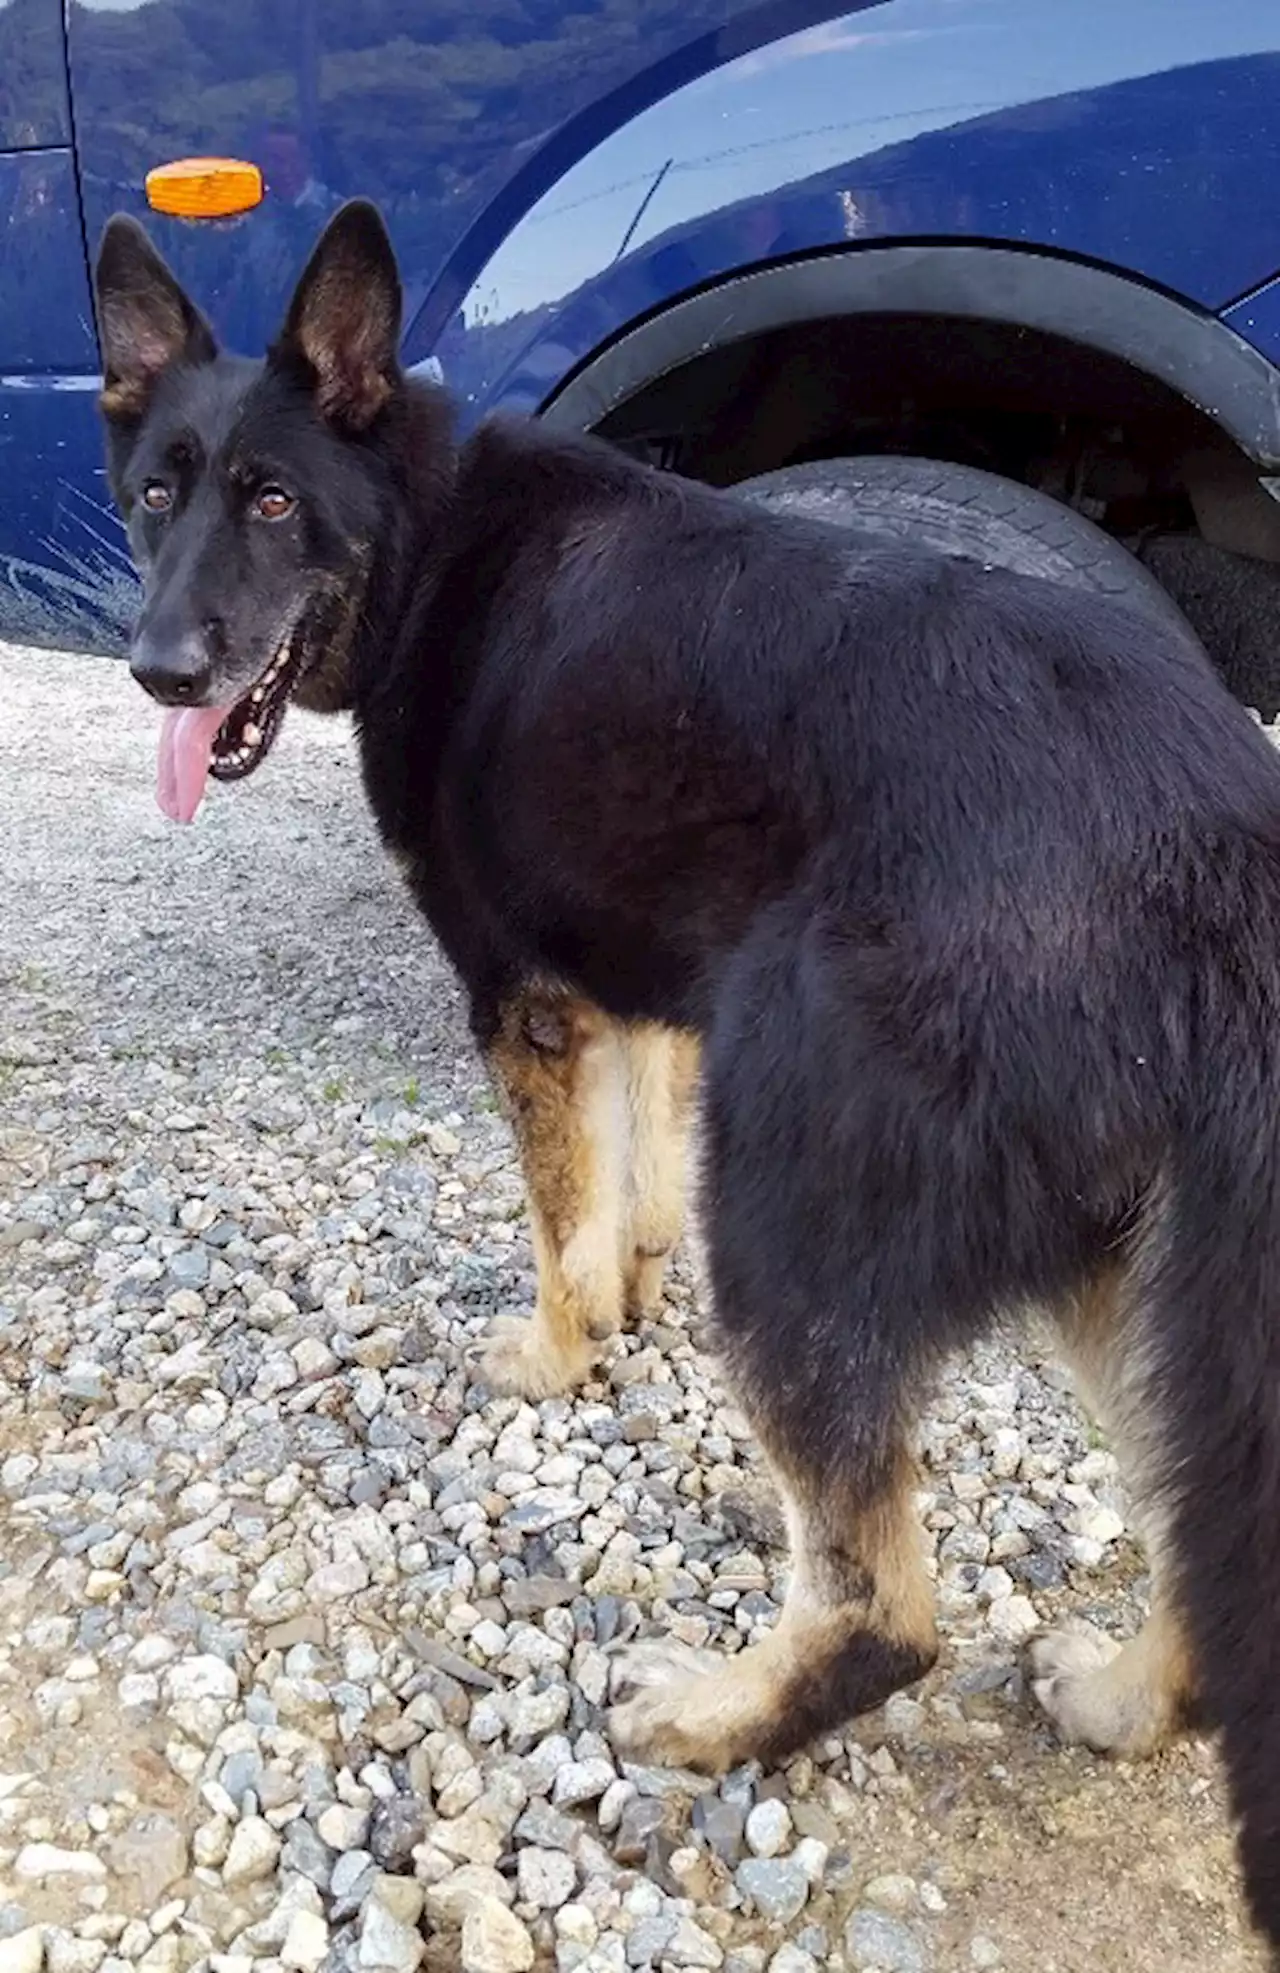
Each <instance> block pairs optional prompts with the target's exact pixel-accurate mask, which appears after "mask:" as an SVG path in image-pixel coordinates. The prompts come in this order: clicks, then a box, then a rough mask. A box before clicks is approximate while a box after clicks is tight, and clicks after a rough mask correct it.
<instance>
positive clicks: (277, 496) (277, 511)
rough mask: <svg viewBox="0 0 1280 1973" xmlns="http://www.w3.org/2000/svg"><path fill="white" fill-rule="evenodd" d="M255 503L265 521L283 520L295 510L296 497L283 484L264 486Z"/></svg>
mask: <svg viewBox="0 0 1280 1973" xmlns="http://www.w3.org/2000/svg"><path fill="white" fill-rule="evenodd" d="M254 505H255V508H256V511H257V513H258V514H259V515H261V517H262V519H263V520H264V521H282V520H283V519H284V517H285V515H286V514H291V513H292V512H293V509H294V499H293V495H292V494H291V493H286V492H285V490H284V488H283V487H282V486H264V487H263V488H262V490H261V492H260V493H259V495H258V498H257V500H256V502H255V503H254Z"/></svg>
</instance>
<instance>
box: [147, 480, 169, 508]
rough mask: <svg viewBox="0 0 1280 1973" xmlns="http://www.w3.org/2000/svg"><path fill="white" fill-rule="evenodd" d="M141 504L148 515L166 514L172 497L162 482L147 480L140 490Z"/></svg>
mask: <svg viewBox="0 0 1280 1973" xmlns="http://www.w3.org/2000/svg"><path fill="white" fill-rule="evenodd" d="M142 504H143V506H144V507H145V508H146V510H147V512H148V513H149V514H167V513H168V511H169V509H170V507H172V505H173V495H172V494H171V493H170V491H169V489H168V487H167V486H166V485H165V483H164V481H163V480H148V481H147V483H146V485H145V486H144V487H143V489H142Z"/></svg>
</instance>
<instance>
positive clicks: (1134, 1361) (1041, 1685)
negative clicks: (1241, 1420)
mask: <svg viewBox="0 0 1280 1973" xmlns="http://www.w3.org/2000/svg"><path fill="white" fill-rule="evenodd" d="M1055 1316H1056V1321H1057V1328H1058V1334H1059V1337H1060V1340H1061V1343H1062V1346H1063V1349H1064V1351H1065V1353H1066V1356H1067V1358H1068V1360H1069V1362H1070V1364H1071V1367H1072V1370H1073V1372H1074V1374H1075V1379H1076V1386H1077V1390H1078V1392H1079V1395H1080V1398H1081V1401H1082V1403H1084V1404H1085V1406H1086V1407H1087V1408H1088V1409H1089V1410H1090V1411H1091V1412H1092V1413H1093V1416H1094V1417H1095V1419H1096V1420H1097V1422H1098V1424H1099V1425H1100V1426H1101V1427H1102V1430H1103V1431H1104V1432H1105V1433H1106V1435H1107V1437H1108V1438H1109V1439H1110V1441H1111V1444H1112V1446H1113V1447H1114V1449H1115V1452H1116V1456H1117V1458H1118V1459H1119V1461H1120V1463H1121V1467H1122V1469H1123V1472H1124V1475H1125V1479H1126V1481H1127V1483H1128V1485H1129V1488H1130V1492H1131V1494H1132V1495H1133V1498H1134V1500H1135V1502H1136V1505H1137V1509H1138V1513H1139V1516H1140V1519H1141V1522H1142V1532H1143V1536H1144V1540H1145V1545H1146V1550H1147V1560H1148V1564H1149V1567H1150V1570H1151V1585H1152V1594H1151V1613H1150V1616H1149V1617H1148V1619H1147V1622H1146V1623H1145V1625H1144V1626H1143V1628H1142V1630H1141V1631H1140V1632H1139V1633H1138V1635H1137V1636H1136V1637H1134V1638H1131V1639H1130V1640H1129V1642H1128V1643H1126V1644H1124V1645H1118V1644H1116V1643H1115V1642H1114V1640H1112V1639H1110V1638H1108V1637H1106V1636H1105V1635H1104V1634H1103V1633H1102V1632H1100V1631H1097V1630H1094V1629H1093V1627H1092V1626H1082V1627H1080V1628H1077V1629H1074V1630H1060V1631H1050V1632H1048V1633H1047V1634H1045V1635H1044V1636H1041V1637H1038V1638H1036V1639H1035V1640H1034V1641H1033V1642H1032V1645H1031V1648H1030V1660H1031V1672H1032V1685H1033V1690H1034V1692H1035V1695H1036V1698H1037V1699H1038V1700H1039V1702H1040V1704H1041V1705H1042V1706H1043V1707H1044V1710H1045V1711H1046V1713H1048V1715H1049V1717H1050V1719H1051V1720H1052V1721H1053V1722H1054V1725H1055V1726H1056V1727H1057V1729H1058V1731H1059V1733H1060V1734H1061V1735H1062V1737H1063V1739H1065V1740H1070V1741H1080V1742H1083V1743H1084V1745H1086V1746H1089V1747H1092V1748H1094V1749H1095V1750H1096V1751H1097V1752H1099V1753H1114V1754H1119V1755H1123V1756H1125V1757H1126V1758H1129V1759H1133V1758H1135V1757H1138V1756H1141V1755H1144V1754H1151V1753H1154V1752H1155V1751H1156V1749H1157V1748H1159V1747H1161V1746H1163V1745H1164V1743H1165V1742H1166V1741H1168V1740H1169V1739H1171V1738H1172V1737H1173V1736H1174V1735H1176V1734H1177V1733H1179V1732H1181V1731H1182V1730H1183V1729H1184V1728H1186V1727H1188V1726H1190V1725H1192V1724H1194V1723H1195V1722H1196V1719H1197V1711H1198V1708H1197V1700H1196V1679H1195V1670H1194V1665H1193V1660H1192V1653H1191V1644H1190V1640H1189V1638H1188V1636H1187V1630H1186V1623H1185V1620H1184V1617H1183V1614H1182V1609H1181V1605H1180V1600H1179V1597H1178V1593H1177V1583H1176V1580H1175V1576H1174V1572H1173V1569H1172V1566H1171V1556H1170V1549H1169V1528H1168V1521H1167V1515H1166V1513H1165V1512H1164V1510H1163V1508H1162V1504H1161V1500H1160V1494H1159V1471H1158V1459H1159V1437H1158V1424H1157V1420H1156V1416H1155V1413H1154V1407H1153V1400H1152V1394H1151V1389H1150V1378H1151V1372H1152V1362H1151V1349H1150V1342H1149V1339H1148V1338H1147V1337H1146V1334H1145V1329H1144V1323H1143V1320H1142V1314H1141V1310H1140V1308H1139V1306H1138V1304H1137V1303H1136V1301H1135V1298H1134V1294H1133V1292H1132V1289H1131V1287H1130V1284H1129V1283H1128V1281H1127V1280H1126V1277H1125V1274H1124V1271H1123V1270H1122V1269H1119V1268H1113V1269H1112V1270H1110V1271H1109V1272H1108V1273H1107V1274H1106V1275H1104V1276H1100V1277H1099V1278H1098V1280H1097V1281H1096V1282H1094V1283H1093V1284H1092V1285H1091V1286H1090V1287H1089V1288H1088V1289H1087V1290H1086V1291H1084V1292H1082V1293H1081V1294H1079V1295H1076V1296H1074V1297H1072V1299H1071V1300H1070V1301H1069V1302H1066V1303H1064V1304H1063V1305H1062V1306H1061V1307H1060V1308H1058V1309H1057V1310H1056V1311H1055Z"/></svg>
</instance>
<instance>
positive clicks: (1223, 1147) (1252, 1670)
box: [1143, 982, 1280, 1965]
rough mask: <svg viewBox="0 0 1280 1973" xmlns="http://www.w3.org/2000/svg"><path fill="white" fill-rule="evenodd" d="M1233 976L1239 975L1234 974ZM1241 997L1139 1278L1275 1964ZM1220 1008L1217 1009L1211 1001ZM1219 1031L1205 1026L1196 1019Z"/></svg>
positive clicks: (1263, 1466) (1267, 1169)
mask: <svg viewBox="0 0 1280 1973" xmlns="http://www.w3.org/2000/svg"><path fill="white" fill-rule="evenodd" d="M1237 985H1238V982H1237ZM1271 998H1272V996H1271V994H1270V993H1267V994H1262V995H1260V996H1257V997H1256V998H1255V997H1253V996H1250V999H1251V1000H1252V1003H1253V1004H1252V1005H1251V1006H1250V1007H1248V1008H1245V1007H1244V1006H1242V1005H1241V1003H1240V1001H1239V1000H1237V1002H1236V1007H1235V1009H1234V1010H1233V1014H1232V1016H1231V1017H1229V1018H1228V1019H1227V1020H1226V1021H1225V1023H1224V1025H1225V1027H1226V1028H1227V1029H1228V1030H1229V1032H1227V1033H1222V1032H1219V1034H1218V1036H1217V1038H1216V1039H1215V1040H1214V1041H1212V1042H1211V1041H1210V1040H1209V1037H1208V1034H1207V1033H1204V1034H1202V1041H1201V1046H1200V1047H1199V1048H1198V1050H1197V1055H1198V1057H1199V1066H1198V1068H1197V1071H1196V1073H1195V1077H1194V1080H1195V1081H1196V1082H1198V1083H1199V1084H1200V1085H1201V1089H1200V1093H1199V1096H1198V1098H1195V1097H1193V1100H1192V1103H1191V1105H1190V1110H1191V1114H1190V1115H1189V1116H1188V1117H1187V1119H1186V1125H1185V1127H1184V1129H1182V1130H1181V1131H1180V1132H1179V1133H1178V1143H1177V1145H1176V1147H1175V1152H1174V1157H1173V1161H1172V1164H1171V1167H1170V1169H1169V1171H1168V1172H1167V1174H1166V1184H1165V1185H1164V1186H1162V1188H1161V1192H1160V1196H1159V1198H1158V1200H1157V1201H1155V1202H1153V1207H1152V1214H1151V1220H1150V1223H1149V1231H1150V1244H1149V1245H1148V1246H1147V1254H1146V1258H1147V1264H1148V1265H1146V1266H1144V1268H1143V1272H1144V1274H1146V1276H1147V1281H1146V1287H1147V1289H1148V1291H1149V1293H1150V1297H1151V1299H1150V1302H1149V1309H1150V1313H1151V1316H1152V1318H1153V1319H1152V1322H1151V1327H1150V1331H1149V1338H1150V1343H1151V1368H1152V1370H1153V1372H1154V1377H1155V1388H1154V1393H1153V1395H1154V1397H1155V1402H1156V1408H1157V1412H1158V1414H1159V1416H1160V1418H1161V1424H1162V1431H1161V1438H1162V1442H1163V1445H1164V1452H1165V1460H1166V1465H1165V1474H1164V1479H1165V1487H1166V1505H1167V1507H1168V1509H1169V1510H1170V1511H1169V1521H1168V1532H1169V1538H1170V1542H1171V1548H1172V1555H1171V1558H1170V1559H1171V1561H1172V1563H1173V1567H1174V1570H1175V1574H1176V1579H1177V1585H1178V1591H1179V1600H1180V1603H1181V1607H1182V1610H1183V1614H1184V1620H1185V1621H1186V1623H1187V1626H1188V1629H1189V1634H1190V1642H1191V1646H1192V1652H1193V1657H1194V1660H1195V1663H1196V1667H1197V1672H1198V1677H1199V1684H1200V1696H1201V1699H1202V1701H1203V1705H1204V1710H1205V1714H1206V1721H1207V1723H1208V1724H1212V1725H1216V1726H1218V1727H1219V1728H1220V1729H1221V1732H1222V1746H1223V1754H1224V1757H1225V1762H1226V1768H1227V1775H1228V1782H1229V1788H1230V1794H1231V1801H1232V1807H1233V1809H1234V1812H1235V1815H1236V1817H1237V1820H1238V1824H1239V1838H1240V1860H1241V1864H1242V1866H1243V1871H1244V1879H1245V1891H1246V1896H1247V1899H1248V1902H1249V1906H1250V1909H1251V1911H1252V1915H1253V1918H1254V1921H1255V1923H1256V1924H1257V1925H1258V1927H1259V1929H1260V1930H1261V1931H1262V1933H1263V1934H1264V1936H1265V1937H1266V1938H1267V1939H1268V1940H1269V1942H1270V1944H1271V1946H1272V1948H1273V1950H1274V1951H1275V1952H1276V1955H1277V1964H1278V1965H1280V1007H1275V1008H1269V1007H1266V1006H1264V1005H1263V1004H1261V1003H1262V1002H1265V1001H1267V1000H1269V999H1271ZM1218 1011H1219V1012H1221V1008H1219V1010H1218ZM1206 1026H1207V1027H1208V1028H1210V1029H1212V1028H1215V1027H1218V1023H1217V1022H1216V1021H1210V1022H1208V1023H1207V1024H1206Z"/></svg>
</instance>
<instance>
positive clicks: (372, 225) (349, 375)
mask: <svg viewBox="0 0 1280 1973" xmlns="http://www.w3.org/2000/svg"><path fill="white" fill-rule="evenodd" d="M399 347H400V276H399V273H398V271H397V269H396V257H395V253H394V251H393V249H392V246H391V240H390V237H389V235H388V233H387V229H386V227H385V225H384V224H383V221H382V216H381V214H380V213H379V211H378V209H377V207H376V206H374V205H371V204H370V202H369V201H368V200H367V199H349V200H348V201H347V203H346V205H344V206H340V207H339V208H338V210H337V212H336V213H335V214H334V216H333V218H332V219H331V220H330V221H329V224H328V225H327V226H326V227H325V230H324V232H323V233H322V234H321V236H320V240H319V242H318V244H317V246H316V247H315V249H314V250H313V252H312V255H311V258H310V260H309V261H308V262H307V265H306V267H305V268H304V269H303V272H302V278H301V280H300V281H299V282H298V286H297V288H296V290H295V292H294V297H293V300H292V301H291V302H290V304H289V312H288V314H287V316H286V317H285V323H284V327H283V329H282V330H281V331H280V335H279V337H278V338H277V340H276V342H275V343H274V344H273V345H272V348H271V353H270V361H271V362H272V363H275V364H277V365H285V366H289V365H295V366H299V367H300V368H301V369H302V371H303V373H304V375H305V376H306V377H307V379H308V381H309V382H310V384H311V386H312V388H313V390H314V393H315V401H316V404H317V406H318V408H319V410H320V413H321V416H322V417H324V418H326V419H328V420H329V422H330V423H331V424H334V425H338V426H345V427H346V428H347V429H348V430H350V431H363V430H364V429H365V427H366V426H368V425H370V424H372V423H373V420H374V419H375V418H376V417H377V415H378V413H379V411H381V410H382V407H383V406H384V405H385V404H386V402H387V400H388V398H390V397H391V395H392V393H393V392H394V390H395V387H396V382H397V379H398V377H399V373H400V365H399Z"/></svg>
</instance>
